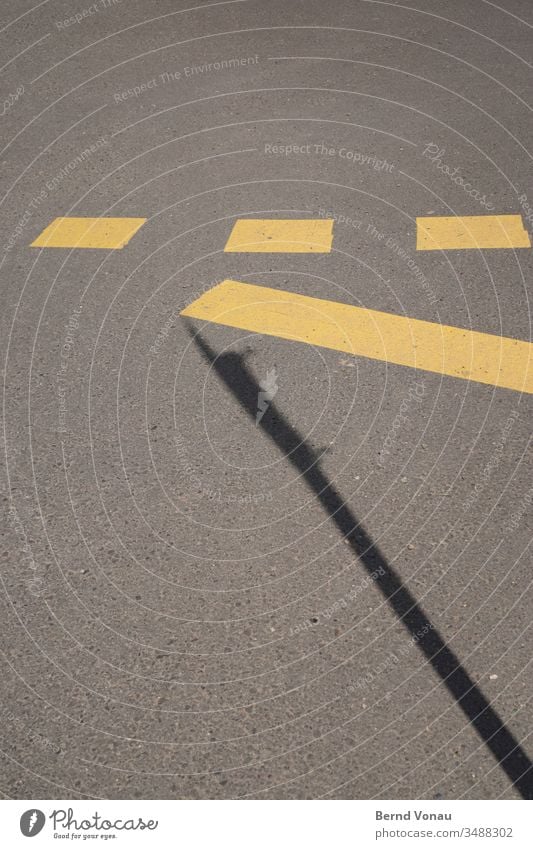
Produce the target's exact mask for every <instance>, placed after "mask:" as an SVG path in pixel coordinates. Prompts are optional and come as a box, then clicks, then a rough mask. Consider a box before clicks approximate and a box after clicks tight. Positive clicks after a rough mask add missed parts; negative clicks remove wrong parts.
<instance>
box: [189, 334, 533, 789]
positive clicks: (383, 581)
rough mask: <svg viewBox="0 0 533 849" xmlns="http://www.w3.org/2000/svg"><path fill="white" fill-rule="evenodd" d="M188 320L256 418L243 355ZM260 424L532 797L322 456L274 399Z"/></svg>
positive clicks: (510, 747) (531, 782) (492, 714)
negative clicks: (221, 346) (219, 347)
mask: <svg viewBox="0 0 533 849" xmlns="http://www.w3.org/2000/svg"><path fill="white" fill-rule="evenodd" d="M184 321H185V323H186V326H187V329H188V331H189V333H190V335H191V337H192V338H193V340H194V342H195V344H196V345H197V347H198V348H199V349H200V351H201V352H202V354H203V356H204V357H205V359H206V360H207V361H208V362H209V363H210V364H211V365H212V367H213V368H214V370H215V371H216V373H217V374H218V376H219V377H220V378H221V380H222V381H223V382H224V383H225V384H226V386H227V387H228V389H229V390H230V391H231V392H232V394H233V395H234V396H235V398H236V399H237V400H238V401H239V403H240V404H241V406H242V407H243V409H244V410H246V412H247V413H248V415H249V416H250V417H251V418H252V419H254V420H255V417H256V408H257V398H258V393H259V391H260V387H259V385H258V383H257V381H256V380H255V378H254V376H253V375H252V374H251V372H250V371H249V370H248V368H247V367H246V364H245V362H244V359H243V357H242V356H241V355H240V354H236V353H231V352H230V353H226V354H222V355H220V356H217V354H216V353H215V351H213V350H212V349H211V348H210V347H209V345H208V344H207V342H206V341H205V340H204V339H203V338H202V337H201V336H200V334H199V333H197V332H196V331H195V330H194V328H193V327H192V325H191V324H190V323H189V321H187V319H185V318H184ZM260 427H261V428H262V430H263V431H264V432H265V433H266V434H268V436H269V437H270V438H271V439H272V441H273V442H275V444H276V445H277V446H278V448H279V449H280V450H281V451H283V453H284V454H285V455H286V457H287V459H288V460H289V462H290V463H292V465H293V466H294V467H295V468H296V469H297V470H298V472H299V473H300V474H301V476H302V477H303V478H304V480H305V482H306V483H307V485H308V486H309V488H310V489H311V490H312V491H313V492H314V493H315V495H316V497H317V499H318V500H319V502H320V503H321V505H322V507H323V508H324V510H325V511H326V512H327V513H328V515H329V517H330V518H331V520H332V521H333V522H334V523H335V524H336V526H337V528H338V529H339V531H340V532H341V533H342V535H343V536H344V538H345V539H346V540H347V541H348V542H349V544H350V546H351V548H352V550H353V552H354V553H355V554H356V555H357V557H358V559H359V560H360V562H361V563H362V564H363V566H364V567H365V569H366V570H367V571H368V572H371V573H373V574H374V575H375V574H376V572H378V577H377V578H375V579H374V584H375V585H376V586H377V587H378V588H379V589H380V591H381V593H382V594H383V596H384V597H385V599H386V600H387V602H388V603H389V605H390V606H391V607H392V609H393V610H394V612H395V614H396V615H397V616H398V618H399V619H400V621H401V622H402V624H403V625H404V626H405V628H406V629H407V630H408V631H409V633H410V634H411V636H412V637H413V638H415V640H416V644H417V645H418V647H419V648H420V650H421V651H422V652H423V653H424V654H425V656H426V657H427V659H428V661H429V662H430V663H431V666H432V667H433V669H434V670H435V672H436V673H437V674H438V675H439V676H440V678H441V679H442V681H443V683H444V684H445V685H446V687H447V688H448V690H449V692H450V693H451V695H452V696H453V697H454V699H455V700H456V702H457V704H458V705H459V707H460V708H461V710H462V711H463V713H464V714H465V716H466V717H467V719H468V720H469V722H470V723H471V724H472V725H473V726H474V728H475V729H476V731H477V733H478V734H479V736H480V737H481V739H482V740H483V742H484V743H485V744H486V745H487V746H488V748H489V749H490V751H491V752H492V754H493V755H494V757H495V758H496V760H497V761H498V763H499V765H500V766H501V768H502V769H503V770H504V772H505V773H506V774H507V775H508V777H509V778H510V780H511V781H512V783H513V784H514V786H515V787H516V789H517V790H518V792H519V793H520V794H521V796H522V797H523V798H524V799H533V765H532V764H531V761H530V760H529V758H528V756H527V754H526V753H525V751H524V750H523V749H522V747H521V746H520V744H519V743H518V741H517V740H515V738H514V737H513V735H512V734H511V732H510V731H509V730H508V729H507V728H506V727H505V725H504V723H503V721H502V720H501V719H500V717H499V716H498V714H497V712H496V711H495V710H494V708H493V707H491V705H490V703H489V702H488V700H487V699H486V698H485V696H484V695H483V693H482V691H481V690H480V688H479V687H478V686H477V685H476V684H475V683H474V682H473V681H472V679H471V678H470V676H469V674H468V672H467V671H466V670H465V669H464V667H463V666H461V663H460V662H459V659H458V657H457V656H456V655H455V654H454V652H453V651H452V650H451V649H450V648H449V647H448V646H447V645H446V643H445V642H444V640H443V638H442V637H441V636H440V634H439V632H438V631H437V630H436V628H435V627H434V626H433V625H432V623H431V622H430V620H429V618H428V616H427V615H426V613H425V612H424V610H423V608H422V607H421V606H420V605H419V604H418V603H417V602H416V600H415V598H414V596H413V595H412V594H411V592H410V591H409V590H408V589H407V587H405V586H404V584H403V583H402V581H401V579H400V577H399V576H398V575H397V574H396V572H395V571H394V569H393V568H392V567H391V566H390V565H389V564H388V563H387V560H386V559H385V557H384V555H383V554H382V552H381V551H380V550H379V548H378V547H377V545H376V544H375V543H374V542H373V540H372V538H371V536H370V535H369V534H368V532H367V531H366V530H365V528H364V527H363V526H362V525H361V523H360V522H358V520H357V518H356V516H355V515H354V514H353V513H352V511H351V510H350V508H349V507H348V506H347V505H346V504H345V503H344V501H343V499H342V498H341V496H340V494H339V493H338V492H337V490H336V489H335V487H334V486H332V484H330V482H329V481H328V479H327V477H326V475H325V474H324V473H323V472H322V471H321V469H320V467H319V458H318V457H317V456H316V454H315V453H314V452H313V451H312V449H310V448H309V447H308V446H307V445H306V443H305V441H304V440H303V438H302V437H301V436H300V434H299V433H298V432H297V431H296V430H295V429H294V428H293V427H292V426H291V425H290V424H289V423H288V422H287V421H286V420H285V418H284V417H283V416H282V415H281V414H280V412H279V411H278V410H277V409H276V408H275V406H274V405H272V404H271V405H270V407H269V409H268V412H267V413H266V414H265V415H264V416H263V418H262V419H261V422H260ZM380 567H381V568H380Z"/></svg>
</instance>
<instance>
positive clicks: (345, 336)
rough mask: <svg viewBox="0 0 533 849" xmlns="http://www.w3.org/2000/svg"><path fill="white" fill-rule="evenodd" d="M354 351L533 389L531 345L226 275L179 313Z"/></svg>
mask: <svg viewBox="0 0 533 849" xmlns="http://www.w3.org/2000/svg"><path fill="white" fill-rule="evenodd" d="M181 315H184V316H190V317H192V318H199V319H203V320H204V321H211V322H215V323H216V324H224V325H226V326H228V327H238V328H241V329H243V330H250V331H252V332H255V333H263V334H266V335H268V336H279V337H281V338H282V339H292V340H294V341H295V342H305V343H307V344H309V345H318V346H320V347H322V348H331V349H332V350H334V351H343V352H345V353H348V354H353V355H354V356H360V357H369V358H370V359H373V360H382V361H384V362H387V363H395V364H397V365H402V366H408V367H410V368H417V369H422V370H424V371H431V372H436V373H437V374H446V375H450V376H451V377H460V378H462V379H463V380H473V381H476V382H478V383H487V384H490V385H493V386H499V387H503V388H506V389H515V390H517V391H519V392H528V393H532V394H533V345H532V344H531V343H530V342H521V341H520V340H518V339H509V338H508V337H505V336H494V335H492V334H489V333H478V332H477V331H474V330H464V329H462V328H460V327H449V326H448V325H445V324H434V323H432V322H429V321H419V320H418V319H414V318H404V317H403V316H399V315H392V314H391V313H386V312H378V311H377V310H369V309H363V308H361V307H354V306H350V305H348V304H341V303H337V302H335V301H324V300H322V299H320V298H310V297H308V296H307V295H296V294H293V293H292V292H285V291H278V290H277V289H269V288H266V287H264V286H254V285H251V284H250V283H239V282H238V281H236V280H224V282H223V283H220V284H219V285H218V286H215V287H214V288H213V289H211V290H210V291H209V292H207V293H205V294H204V295H202V296H201V297H200V298H198V300H196V301H194V302H193V303H192V304H190V305H189V306H188V307H186V309H184V310H183V311H182V313H181Z"/></svg>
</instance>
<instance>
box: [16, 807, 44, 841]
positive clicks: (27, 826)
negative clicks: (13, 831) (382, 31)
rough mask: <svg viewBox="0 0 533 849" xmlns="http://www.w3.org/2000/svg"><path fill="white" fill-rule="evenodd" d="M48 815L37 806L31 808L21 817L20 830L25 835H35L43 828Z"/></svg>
mask: <svg viewBox="0 0 533 849" xmlns="http://www.w3.org/2000/svg"><path fill="white" fill-rule="evenodd" d="M45 822H46V817H45V815H44V814H43V812H42V811H39V810H37V808H30V810H29V811H25V813H23V814H22V816H21V818H20V830H21V832H22V833H23V835H24V836H25V837H35V835H36V834H39V832H40V831H41V830H42V827H43V825H44V824H45Z"/></svg>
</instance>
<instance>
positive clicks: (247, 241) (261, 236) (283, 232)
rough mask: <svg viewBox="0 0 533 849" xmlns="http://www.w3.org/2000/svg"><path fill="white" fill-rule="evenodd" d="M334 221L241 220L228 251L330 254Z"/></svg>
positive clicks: (321, 219)
mask: <svg viewBox="0 0 533 849" xmlns="http://www.w3.org/2000/svg"><path fill="white" fill-rule="evenodd" d="M332 239H333V219H331V218H305V219H299V220H294V219H280V218H273V219H270V218H240V219H239V220H238V221H236V222H235V224H234V226H233V230H232V231H231V234H230V237H229V239H228V241H227V243H226V247H225V248H224V250H225V251H226V252H228V253H292V254H307V253H312V254H314V253H326V254H327V253H330V251H331V242H332Z"/></svg>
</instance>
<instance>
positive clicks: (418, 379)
mask: <svg viewBox="0 0 533 849" xmlns="http://www.w3.org/2000/svg"><path fill="white" fill-rule="evenodd" d="M532 12H533V9H532V8H531V4H530V3H529V2H527V0H499V2H498V3H492V2H488V0H471V2H468V3H467V2H461V0H438V1H437V0H427V2H424V3H421V2H413V3H411V4H408V3H406V4H400V3H396V2H381V0H369V1H368V2H363V0H361V2H360V1H359V0H331V2H328V3H325V2H319V0H289V2H287V0H285V2H281V0H269V2H259V0H229V2H215V3H202V4H199V5H197V6H194V4H193V3H191V2H190V0H187V2H185V0H158V2H157V3H156V4H153V3H148V2H141V0H122V2H118V0H117V1H116V2H112V0H109V2H105V3H104V0H97V2H96V3H94V4H93V5H92V6H91V5H90V4H89V2H88V0H87V3H86V5H84V4H83V0H77V2H74V3H68V2H57V1H56V0H44V2H41V3H39V4H35V5H34V4H33V3H30V2H28V0H18V2H17V4H16V9H15V8H14V4H11V3H7V2H4V3H3V7H2V28H1V29H0V39H1V44H2V48H3V49H2V57H3V69H2V78H3V84H2V92H3V95H2V99H4V100H5V102H4V104H3V107H2V109H3V113H2V117H1V121H2V130H3V133H2V154H1V169H2V170H1V178H2V193H1V194H2V208H1V218H0V227H1V233H0V256H1V264H0V292H1V295H0V297H1V309H0V345H1V351H2V365H3V377H4V393H3V398H4V400H3V411H2V424H3V428H2V439H3V456H4V462H3V464H2V465H3V469H2V493H1V497H2V511H1V546H0V557H1V564H2V568H1V580H2V610H1V616H0V649H1V668H0V693H1V698H0V705H1V707H0V748H1V754H0V791H1V793H2V795H3V797H4V798H35V799H54V798H67V797H75V798H111V799H120V798H163V799H172V798H186V799H197V798H209V799H219V798H240V797H251V798H276V799H277V798H283V799H285V798H287V799H316V798H343V799H346V798H347V799H354V798H363V799H368V798H391V799H397V798H398V799H402V798H404V799H410V798H413V799H417V798H418V799H447V798H448V799H452V798H453V799H463V798H464V799H472V798H481V799H500V798H520V797H521V796H522V797H528V798H532V796H533V771H532V770H531V765H530V761H529V758H533V738H532V736H531V703H530V700H531V696H532V694H533V677H532V675H531V635H530V629H531V619H532V616H531V612H532V605H531V557H530V549H529V548H528V546H529V544H530V541H531V500H532V495H533V491H532V488H531V453H530V434H531V394H528V393H525V392H524V393H522V392H520V391H513V390H510V389H506V388H501V387H497V386H494V385H489V384H485V385H484V384H482V383H479V382H475V381H471V380H464V379H458V378H455V377H453V376H449V375H447V374H439V373H437V372H430V371H423V370H421V369H413V368H409V367H405V366H401V365H397V364H395V363H394V362H387V361H385V360H380V359H367V358H365V357H360V356H350V355H349V354H346V353H342V352H340V351H336V350H331V349H328V348H325V347H321V346H320V345H315V344H306V343H305V342H304V341H302V342H298V341H289V340H287V339H283V338H280V337H279V336H276V335H275V333H274V334H272V335H270V334H269V333H268V332H265V333H257V332H249V331H246V330H243V329H239V328H237V327H229V326H223V325H222V324H219V323H217V322H204V321H202V320H198V319H196V318H194V317H190V316H189V317H184V316H182V315H180V313H181V312H182V311H183V310H184V309H185V308H186V307H188V306H189V305H190V304H191V303H193V302H194V301H195V300H196V299H198V298H199V297H200V295H201V294H202V293H205V292H209V291H210V290H211V289H212V288H213V287H215V286H216V285H217V284H218V283H220V282H221V281H223V280H225V279H232V280H237V281H244V282H248V283H252V284H255V285H258V286H263V287H269V288H272V289H277V290H283V291H288V292H292V293H297V294H301V295H307V296H310V297H313V298H317V299H324V300H328V301H333V302H341V303H345V304H350V305H353V306H358V307H363V308H365V309H368V310H378V311H383V312H387V313H392V314H396V315H401V316H408V317H410V318H413V319H418V320H423V321H426V322H432V323H436V324H444V325H451V326H454V327H458V328H465V329H466V330H473V331H477V332H480V333H484V334H492V335H495V336H505V337H509V338H511V339H518V340H523V341H530V340H531V311H530V303H529V295H528V284H529V281H530V280H531V272H532V269H533V260H532V251H531V249H520V248H518V249H517V248H513V247H510V248H509V249H478V250H446V251H443V250H434V251H421V250H420V251H417V241H416V237H417V221H416V219H417V218H418V217H424V216H426V217H429V216H432V215H434V216H485V215H490V214H491V213H492V214H493V215H522V216H523V219H524V220H526V219H527V215H528V204H530V205H532V206H533V184H532V181H531V173H532V170H531V155H530V152H529V151H530V147H531V126H532V125H531V107H530V105H529V101H530V99H531V83H532V70H531V69H532V66H531V64H530V63H531V61H532V47H533V35H532V27H533V14H532ZM76 16H77V17H76ZM458 177H462V178H463V179H464V180H465V181H467V185H466V186H465V184H464V183H462V182H461V181H460V180H458ZM467 187H468V188H467ZM69 216H74V217H95V218H97V217H101V216H103V217H117V218H122V217H126V218H143V219H146V222H145V223H144V224H143V226H142V227H140V229H139V230H138V231H137V232H136V233H135V235H134V236H133V237H132V238H131V240H130V241H129V242H128V243H127V244H126V245H125V246H124V247H123V248H122V249H121V250H104V249H82V248H72V249H70V248H52V247H45V248H38V247H32V246H31V243H32V242H33V241H34V240H35V239H36V238H37V237H38V236H39V234H40V233H41V232H42V231H43V230H44V229H45V228H46V227H47V226H48V225H49V224H50V222H52V221H53V220H54V219H55V218H56V217H69ZM240 218H260V219H333V220H334V225H333V243H332V249H331V251H330V252H327V253H283V252H278V253H274V252H267V253H265V252H251V253H249V252H242V253H231V252H225V251H224V247H225V245H226V242H227V240H228V237H229V235H230V233H231V231H232V228H233V225H234V223H235V222H236V220H237V219H240ZM526 227H527V229H528V230H529V231H531V229H532V225H531V216H530V221H529V222H527V223H526ZM415 269H416V270H415ZM529 291H530V290H529ZM262 384H263V386H262ZM264 385H266V386H267V389H266V390H265V388H264ZM265 391H266V393H267V396H268V397H267V398H266V406H265V405H263V407H265V409H264V415H263V416H262V418H261V420H260V422H259V423H256V419H257V412H260V411H262V410H261V409H260V407H259V406H258V404H259V393H260V392H265ZM263 400H265V399H263Z"/></svg>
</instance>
